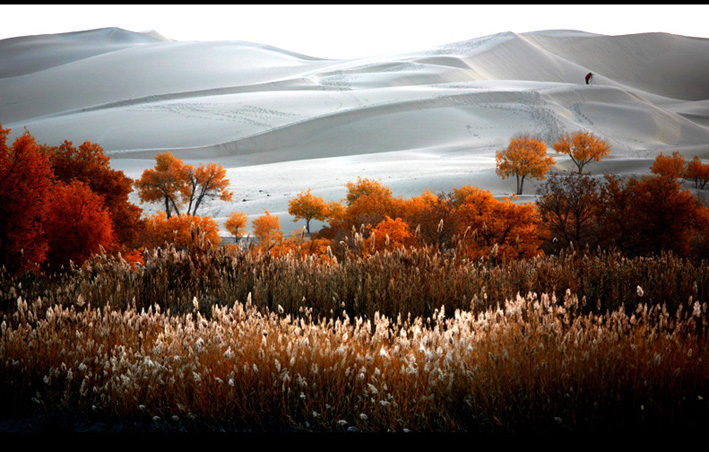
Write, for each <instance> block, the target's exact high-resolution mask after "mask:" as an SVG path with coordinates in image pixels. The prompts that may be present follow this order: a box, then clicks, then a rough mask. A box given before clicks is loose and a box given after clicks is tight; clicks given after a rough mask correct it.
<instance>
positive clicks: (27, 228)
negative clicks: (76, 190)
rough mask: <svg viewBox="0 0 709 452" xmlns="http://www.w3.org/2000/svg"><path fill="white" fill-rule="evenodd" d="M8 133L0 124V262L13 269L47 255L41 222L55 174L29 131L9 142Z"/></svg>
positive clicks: (30, 263) (29, 265)
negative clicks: (9, 144) (11, 142)
mask: <svg viewBox="0 0 709 452" xmlns="http://www.w3.org/2000/svg"><path fill="white" fill-rule="evenodd" d="M9 134H10V129H3V128H2V127H0V200H2V202H0V265H3V266H5V268H6V269H7V270H8V271H10V272H12V273H14V272H17V271H22V270H27V269H29V268H31V267H33V266H35V265H36V264H38V263H41V262H43V261H44V260H45V258H46V252H47V243H46V241H45V239H44V237H43V228H42V225H43V223H44V222H45V218H46V213H47V207H48V205H49V194H50V191H51V188H52V186H53V177H54V175H53V173H52V170H51V167H50V165H49V162H48V161H47V159H46V157H45V156H44V155H42V153H41V152H40V151H39V147H38V146H37V143H36V142H35V140H34V138H33V137H32V136H31V135H30V134H29V132H27V131H25V133H24V134H23V135H22V136H20V137H18V138H17V139H16V140H15V141H14V143H13V144H12V146H7V136H8V135H9Z"/></svg>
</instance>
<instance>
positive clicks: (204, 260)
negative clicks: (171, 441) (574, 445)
mask: <svg viewBox="0 0 709 452" xmlns="http://www.w3.org/2000/svg"><path fill="white" fill-rule="evenodd" d="M570 262H574V266H571V265H570ZM663 268H664V271H662V269H663ZM611 269H612V270H613V271H611ZM706 272H707V270H706V266H697V267H695V266H693V265H691V264H690V263H688V262H684V261H681V260H677V259H674V258H672V257H670V256H664V257H662V258H658V259H656V260H652V259H634V260H623V259H620V258H618V259H616V257H613V256H612V255H601V256H596V257H592V256H586V257H584V256H580V255H577V254H570V255H566V256H561V257H558V258H551V257H548V258H540V259H535V260H531V261H519V262H515V263H508V264H498V265H493V264H490V263H488V264H481V263H477V264H473V263H469V262H457V261H455V259H454V258H444V257H443V256H440V255H436V254H429V255H424V254H423V253H421V254H416V253H414V254H409V255H404V254H397V253H389V254H384V255H378V256H374V257H372V258H369V259H362V260H352V261H349V262H344V263H329V264H328V263H321V262H316V261H315V260H309V259H303V260H301V259H292V258H280V259H274V258H269V257H267V256H255V255H251V254H249V253H243V254H236V255H234V254H231V255H230V254H228V253H216V254H211V255H195V254H192V255H189V254H187V253H178V252H176V251H174V250H170V251H168V252H166V253H165V252H163V253H162V254H161V255H160V256H157V254H156V255H154V256H153V257H152V258H151V259H149V260H148V261H147V262H146V267H145V268H144V269H138V270H131V269H130V267H129V266H127V265H125V264H122V263H120V262H116V261H112V260H110V259H108V258H99V259H97V260H95V261H94V262H93V264H92V265H91V266H88V267H86V268H85V269H83V270H81V271H78V272H76V273H74V274H73V275H69V276H67V277H65V278H58V279H55V280H52V279H43V278H39V277H33V278H34V279H32V278H29V277H28V278H25V279H22V280H20V279H13V278H9V277H8V276H4V277H3V278H4V280H3V293H2V299H3V300H4V301H3V306H2V308H3V317H2V322H1V328H2V330H1V336H0V406H2V407H3V408H2V410H3V413H2V415H5V416H20V415H29V414H40V415H44V416H48V415H58V416H65V417H67V418H72V419H85V420H87V419H88V420H91V421H92V422H98V421H102V422H109V423H112V422H115V423H123V424H126V423H135V424H138V425H143V426H148V425H153V426H154V425H160V426H163V427H164V428H169V429H174V430H186V431H212V430H215V431H216V430H226V431H245V430H251V431H278V432H290V431H317V432H323V431H326V432H338V431H348V430H357V431H372V432H386V431H398V432H400V431H415V432H479V433H520V432H599V431H600V432H608V431H626V432H627V431H631V430H634V429H636V430H639V431H658V430H662V429H670V430H677V429H685V428H686V429H689V430H691V429H702V428H706V427H707V426H708V425H709V407H707V404H706V401H705V400H704V397H706V396H707V394H708V392H707V390H708V389H709V387H708V386H709V368H708V365H707V363H709V356H707V355H708V352H707V348H706V346H705V341H706V331H707V306H706V302H705V301H704V300H706V299H707V294H706V291H707V287H706V285H707V276H706ZM670 273H672V274H670ZM178 275H179V276H178ZM611 275H615V276H614V277H611ZM623 279H625V281H624V282H623V283H622V284H621V282H622V281H623ZM579 281H581V282H582V283H583V284H580V283H579ZM670 281H671V282H672V284H673V285H672V287H669V284H670ZM552 282H554V283H552ZM535 284H536V285H539V286H540V287H541V286H543V285H545V284H547V287H548V288H549V290H536V287H533V286H534V285H535ZM564 285H566V286H567V287H566V288H564V289H562V287H564ZM628 286H629V288H628ZM638 286H640V288H639V287H638ZM515 289H517V290H515ZM531 289H535V290H531ZM559 290H563V292H561V295H560V296H559V295H557V293H558V292H559ZM247 291H248V292H247ZM584 291H586V292H585V294H586V296H585V297H579V296H578V294H579V293H584ZM589 291H591V292H589ZM667 291H672V293H673V297H672V298H666V299H665V301H666V303H660V302H658V301H657V299H653V298H652V297H660V296H662V294H665V293H666V292H667ZM244 292H246V293H245V294H244ZM517 292H521V293H528V295H527V296H524V297H521V296H519V295H517ZM590 293H594V294H595V296H593V297H590V296H588V294H590ZM510 294H511V295H510ZM537 294H539V295H537ZM257 298H258V299H257ZM623 298H627V299H628V303H626V304H625V305H623V304H622V299H623ZM148 300H153V302H152V303H150V304H149V303H148ZM237 300H242V301H243V302H240V301H237ZM608 300H612V301H608ZM648 300H653V301H652V303H646V302H647V301H648ZM695 300H699V301H695ZM667 306H670V308H668V307H667ZM422 312H430V313H431V314H430V315H420V313H422Z"/></svg>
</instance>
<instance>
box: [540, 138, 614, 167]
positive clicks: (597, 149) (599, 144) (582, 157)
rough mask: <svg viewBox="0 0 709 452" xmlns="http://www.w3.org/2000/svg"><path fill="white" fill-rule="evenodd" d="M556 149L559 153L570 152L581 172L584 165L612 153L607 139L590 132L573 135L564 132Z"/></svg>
mask: <svg viewBox="0 0 709 452" xmlns="http://www.w3.org/2000/svg"><path fill="white" fill-rule="evenodd" d="M554 150H555V151H556V152H557V153H559V154H568V155H569V157H571V161H572V162H574V164H575V165H576V168H578V170H579V174H582V173H583V167H584V166H586V165H587V164H588V163H590V162H592V161H596V162H600V161H601V159H602V158H604V157H606V156H608V154H610V153H611V148H610V145H609V144H608V142H607V141H605V140H603V139H601V138H598V137H596V136H595V135H593V134H592V133H589V132H575V133H574V134H573V135H569V134H564V135H563V136H562V137H561V138H559V141H557V142H556V144H554Z"/></svg>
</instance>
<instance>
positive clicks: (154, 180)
mask: <svg viewBox="0 0 709 452" xmlns="http://www.w3.org/2000/svg"><path fill="white" fill-rule="evenodd" d="M155 162H156V163H155V167H154V168H148V169H146V170H145V171H143V174H142V176H141V178H140V179H138V180H137V181H136V182H135V188H136V189H137V191H138V196H139V197H140V200H141V201H143V202H164V203H165V214H166V216H167V218H170V217H171V216H172V214H173V212H174V213H175V214H177V215H179V214H180V207H179V206H180V204H181V201H180V198H179V194H180V192H181V191H183V190H185V185H186V180H185V174H184V164H183V162H182V160H180V159H178V158H176V157H175V156H174V155H172V153H170V152H165V153H160V154H157V155H156V156H155Z"/></svg>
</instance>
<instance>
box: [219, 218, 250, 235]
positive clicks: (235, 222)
mask: <svg viewBox="0 0 709 452" xmlns="http://www.w3.org/2000/svg"><path fill="white" fill-rule="evenodd" d="M248 221H249V217H248V216H247V215H246V214H245V213H244V212H234V213H232V214H231V215H229V218H227V220H226V222H225V223H224V227H225V228H226V230H227V231H229V233H230V234H231V235H233V236H234V238H235V239H236V240H239V239H241V238H242V237H243V236H244V234H246V223H247V222H248Z"/></svg>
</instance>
